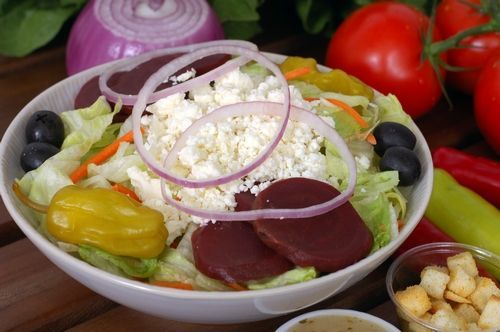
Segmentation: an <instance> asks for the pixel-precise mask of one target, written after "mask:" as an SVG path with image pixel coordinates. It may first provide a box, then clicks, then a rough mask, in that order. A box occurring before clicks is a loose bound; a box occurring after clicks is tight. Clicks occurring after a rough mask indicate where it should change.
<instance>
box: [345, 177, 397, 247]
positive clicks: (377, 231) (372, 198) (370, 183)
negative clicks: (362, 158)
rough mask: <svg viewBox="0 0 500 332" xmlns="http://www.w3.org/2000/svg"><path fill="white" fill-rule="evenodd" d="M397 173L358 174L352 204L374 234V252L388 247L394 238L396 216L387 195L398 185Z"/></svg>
mask: <svg viewBox="0 0 500 332" xmlns="http://www.w3.org/2000/svg"><path fill="white" fill-rule="evenodd" d="M398 183H399V177H398V172H397V171H386V172H380V173H368V172H366V173H361V174H358V179H357V181H356V188H355V192H354V196H353V197H352V199H351V203H352V205H353V207H354V209H355V210H356V211H357V212H358V214H359V215H360V216H361V218H362V219H363V220H364V222H365V224H366V226H367V227H368V228H369V229H370V231H371V232H372V234H373V248H372V251H375V250H378V249H380V248H382V247H384V246H385V245H387V244H388V243H389V242H390V241H391V239H392V237H393V225H394V224H395V223H396V220H395V218H396V216H395V215H394V211H393V208H392V205H391V201H390V200H389V198H388V197H387V195H386V193H393V189H394V188H395V187H396V186H397V185H398Z"/></svg>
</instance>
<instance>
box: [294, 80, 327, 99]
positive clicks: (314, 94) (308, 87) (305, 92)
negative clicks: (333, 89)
mask: <svg viewBox="0 0 500 332" xmlns="http://www.w3.org/2000/svg"><path fill="white" fill-rule="evenodd" d="M289 84H290V85H293V86H295V88H297V90H299V92H300V95H301V96H302V97H303V98H319V97H320V96H321V94H322V93H323V91H321V90H320V88H318V87H317V86H316V85H314V84H310V83H307V82H304V81H297V80H293V81H291V82H289Z"/></svg>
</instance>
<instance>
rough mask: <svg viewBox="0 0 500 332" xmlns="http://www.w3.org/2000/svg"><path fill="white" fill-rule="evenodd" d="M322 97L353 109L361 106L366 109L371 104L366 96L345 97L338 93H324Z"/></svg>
mask: <svg viewBox="0 0 500 332" xmlns="http://www.w3.org/2000/svg"><path fill="white" fill-rule="evenodd" d="M320 97H322V98H325V99H328V98H331V99H336V100H340V101H342V102H344V103H346V104H347V105H349V106H351V107H356V106H359V107H360V108H362V109H366V108H367V107H368V104H369V102H370V101H369V100H368V98H366V97H364V96H351V95H344V94H342V93H336V92H323V93H322V94H321V95H320Z"/></svg>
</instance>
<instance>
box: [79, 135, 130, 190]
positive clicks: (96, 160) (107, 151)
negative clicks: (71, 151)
mask: <svg viewBox="0 0 500 332" xmlns="http://www.w3.org/2000/svg"><path fill="white" fill-rule="evenodd" d="M133 141H134V134H133V132H132V130H131V131H129V132H128V133H126V134H125V135H123V136H122V137H119V138H118V139H116V140H115V141H114V142H113V143H111V144H110V145H108V146H106V147H105V148H104V149H102V150H101V151H99V152H97V153H96V154H95V155H93V156H92V157H90V158H89V159H88V160H86V161H85V162H84V163H83V164H81V165H80V167H78V168H77V169H75V170H74V171H73V172H72V173H71V174H70V178H71V180H72V181H73V183H77V182H78V181H80V180H81V179H83V178H84V177H86V176H87V170H88V166H89V165H90V164H96V165H99V164H102V163H103V162H105V161H106V160H107V159H109V158H110V157H111V156H112V155H114V154H115V153H116V151H118V147H119V146H120V143H121V142H133Z"/></svg>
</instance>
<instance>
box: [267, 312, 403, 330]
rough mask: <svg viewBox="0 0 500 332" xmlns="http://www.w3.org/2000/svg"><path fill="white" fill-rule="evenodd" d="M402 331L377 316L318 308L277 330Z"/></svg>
mask: <svg viewBox="0 0 500 332" xmlns="http://www.w3.org/2000/svg"><path fill="white" fill-rule="evenodd" d="M313 331H314V332H345V331H349V332H400V330H399V329H397V328H396V327H395V326H394V325H391V324H389V323H388V322H386V321H385V320H383V319H380V318H378V317H376V316H373V315H370V314H367V313H364V312H360V311H355V310H347V309H326V310H317V311H311V312H308V313H305V314H303V315H300V316H297V317H295V318H294V319H292V320H289V321H288V322H286V323H285V324H283V325H281V326H280V327H279V328H278V329H277V330H276V332H313Z"/></svg>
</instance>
